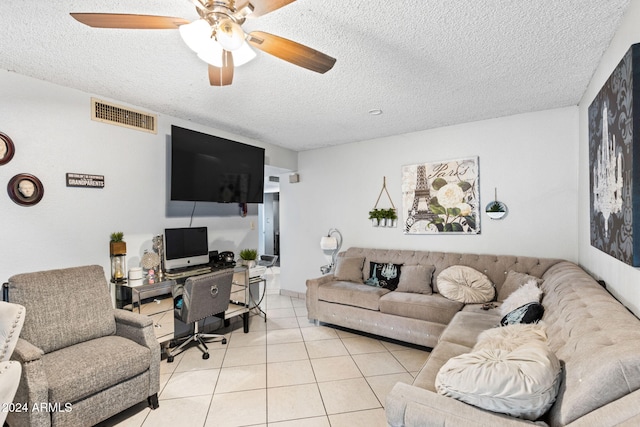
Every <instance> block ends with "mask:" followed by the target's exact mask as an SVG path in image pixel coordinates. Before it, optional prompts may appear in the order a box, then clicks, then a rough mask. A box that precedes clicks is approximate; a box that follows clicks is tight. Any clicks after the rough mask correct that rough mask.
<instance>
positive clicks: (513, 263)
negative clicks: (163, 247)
mask: <svg viewBox="0 0 640 427" xmlns="http://www.w3.org/2000/svg"><path fill="white" fill-rule="evenodd" d="M339 256H347V257H364V258H365V262H364V267H363V274H364V277H365V278H366V277H369V262H371V261H376V262H382V263H394V264H404V265H416V264H422V265H433V266H434V267H435V271H434V273H433V279H432V287H433V291H434V292H438V284H437V280H436V279H437V277H438V275H439V274H440V272H442V270H444V269H445V268H447V267H451V266H453V265H465V266H467V267H471V268H474V269H476V270H478V271H480V272H482V273H484V274H486V275H487V277H489V279H490V280H491V281H492V282H493V283H494V284H495V285H496V291H499V290H500V287H501V286H502V284H503V283H504V279H505V278H506V277H507V273H508V272H509V270H513V271H517V272H518V273H525V274H530V275H532V276H536V277H542V275H543V274H544V273H545V272H546V271H547V270H548V269H549V268H550V267H551V266H552V265H555V264H557V263H559V262H560V261H561V260H558V259H551V258H536V257H521V256H514V255H477V254H462V253H453V252H432V251H412V250H397V249H367V248H349V249H347V250H346V251H344V252H341V253H340V254H339ZM401 271H402V270H401ZM401 274H402V273H401Z"/></svg>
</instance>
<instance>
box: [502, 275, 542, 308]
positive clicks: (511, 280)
mask: <svg viewBox="0 0 640 427" xmlns="http://www.w3.org/2000/svg"><path fill="white" fill-rule="evenodd" d="M530 280H535V281H536V282H537V283H538V286H540V285H541V284H542V279H540V278H538V277H535V276H531V275H529V274H524V273H518V272H517V271H513V270H509V272H508V273H507V277H506V278H505V279H504V283H503V284H502V286H501V287H500V290H499V291H498V301H504V300H506V299H507V297H508V296H509V295H511V294H512V293H513V292H515V291H516V290H517V289H518V288H519V287H520V286H522V285H524V284H525V283H527V282H529V281H530Z"/></svg>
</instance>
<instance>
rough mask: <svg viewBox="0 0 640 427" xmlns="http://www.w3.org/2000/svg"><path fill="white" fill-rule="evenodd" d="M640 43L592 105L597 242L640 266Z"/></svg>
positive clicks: (591, 181) (593, 224) (593, 213)
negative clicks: (639, 116) (639, 114)
mask: <svg viewBox="0 0 640 427" xmlns="http://www.w3.org/2000/svg"><path fill="white" fill-rule="evenodd" d="M639 103H640V44H635V45H633V46H631V48H630V49H629V50H628V51H627V53H626V54H625V55H624V57H623V58H622V60H621V61H620V63H619V64H618V66H617V67H616V68H615V70H614V71H613V73H612V74H611V76H610V77H609V79H608V80H607V82H606V83H605V84H604V86H603V87H602V89H601V90H600V92H599V93H598V95H597V96H596V98H595V99H594V100H593V102H592V103H591V105H590V106H589V111H588V114H589V174H590V176H589V191H590V194H589V195H590V221H591V222H590V226H591V227H590V237H591V245H592V246H593V247H595V248H597V249H599V250H601V251H603V252H605V253H607V254H609V255H611V256H612V257H614V258H616V259H618V260H620V261H622V262H625V263H627V264H629V265H632V266H635V267H638V266H640V145H639V144H640V141H639V138H640V122H639V118H638V113H639V112H640V108H639Z"/></svg>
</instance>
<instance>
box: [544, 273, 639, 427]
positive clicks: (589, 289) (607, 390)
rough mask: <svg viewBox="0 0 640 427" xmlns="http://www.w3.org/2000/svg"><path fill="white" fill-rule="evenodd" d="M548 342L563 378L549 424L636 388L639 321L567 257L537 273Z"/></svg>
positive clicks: (569, 419)
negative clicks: (539, 280)
mask: <svg viewBox="0 0 640 427" xmlns="http://www.w3.org/2000/svg"><path fill="white" fill-rule="evenodd" d="M543 279H544V282H543V283H542V285H541V287H542V289H543V291H544V296H543V299H542V304H543V305H544V307H545V314H544V317H543V318H542V320H543V321H545V323H546V324H547V335H548V336H549V345H550V346H551V349H552V350H553V351H554V352H555V353H556V355H557V356H558V359H560V361H561V362H562V363H563V382H562V384H561V385H560V391H559V393H558V398H557V400H556V403H555V404H554V405H553V406H552V407H551V410H550V412H549V417H550V418H549V424H550V425H552V426H556V425H566V424H568V423H570V422H572V421H574V420H575V419H577V418H579V417H581V416H582V415H585V414H587V413H589V412H591V411H593V410H594V409H597V408H599V407H601V406H604V405H606V404H607V403H609V402H613V401H615V400H617V399H619V398H621V397H623V396H625V395H627V394H629V393H631V392H633V391H635V390H638V389H640V320H638V318H636V317H635V316H634V315H633V314H631V313H630V312H629V311H628V310H627V309H626V308H625V307H624V306H623V305H622V304H620V303H619V302H618V301H617V300H616V299H615V298H613V297H612V296H611V295H610V294H609V293H608V292H607V291H606V290H605V289H604V288H603V287H602V286H600V285H599V284H598V283H597V282H596V281H595V280H594V279H593V278H592V277H591V276H589V275H588V274H587V273H586V272H585V271H584V270H583V269H581V268H580V267H578V266H577V265H575V264H573V263H570V262H566V261H565V262H562V263H559V264H556V265H554V266H553V267H551V268H550V269H549V270H548V271H547V272H546V273H545V275H544V277H543Z"/></svg>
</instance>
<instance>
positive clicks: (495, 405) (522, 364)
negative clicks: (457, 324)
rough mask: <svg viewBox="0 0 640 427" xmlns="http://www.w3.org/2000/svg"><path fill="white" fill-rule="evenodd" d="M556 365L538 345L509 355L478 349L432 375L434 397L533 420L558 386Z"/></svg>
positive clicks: (544, 409) (546, 407)
mask: <svg viewBox="0 0 640 427" xmlns="http://www.w3.org/2000/svg"><path fill="white" fill-rule="evenodd" d="M559 378H560V362H559V361H558V358H557V357H556V355H555V354H554V353H553V352H552V351H551V350H550V349H549V346H547V345H546V344H545V343H543V342H541V341H537V340H536V341H530V342H528V343H527V344H524V345H522V346H520V347H518V348H517V349H515V350H513V351H507V350H499V349H493V350H489V349H484V350H479V351H473V352H471V353H466V354H462V355H460V356H456V357H453V358H451V359H449V360H448V361H447V363H445V364H444V365H443V366H442V368H440V371H439V372H438V375H437V376H436V389H437V390H438V393H440V394H442V395H444V396H449V397H453V398H454V399H457V400H460V401H462V402H465V403H468V404H470V405H473V406H477V407H479V408H483V409H486V410H488V411H493V412H499V413H503V414H508V415H511V416H513V417H519V418H524V419H526V420H536V419H538V418H540V417H541V416H542V415H543V414H544V413H545V412H547V411H548V410H549V408H550V407H551V405H552V404H553V402H554V401H555V399H556V395H557V393H558V387H559V385H560V379H559Z"/></svg>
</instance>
